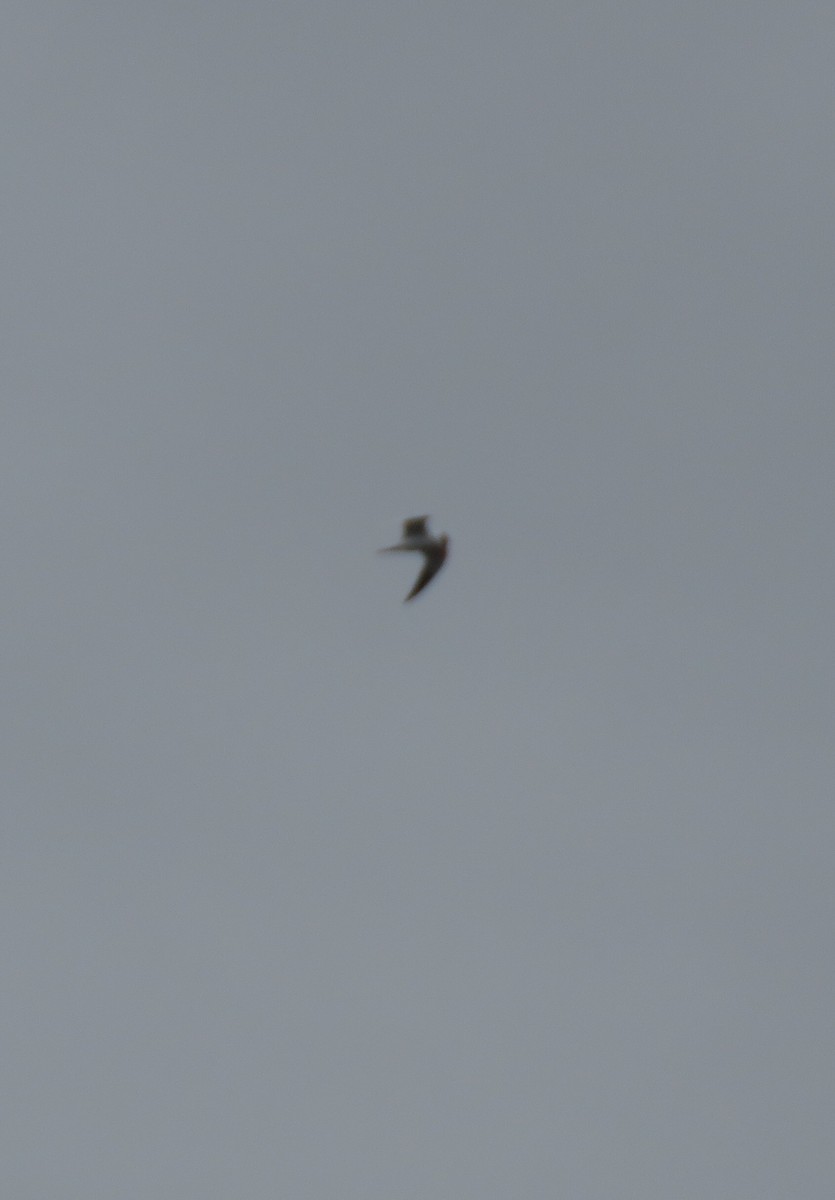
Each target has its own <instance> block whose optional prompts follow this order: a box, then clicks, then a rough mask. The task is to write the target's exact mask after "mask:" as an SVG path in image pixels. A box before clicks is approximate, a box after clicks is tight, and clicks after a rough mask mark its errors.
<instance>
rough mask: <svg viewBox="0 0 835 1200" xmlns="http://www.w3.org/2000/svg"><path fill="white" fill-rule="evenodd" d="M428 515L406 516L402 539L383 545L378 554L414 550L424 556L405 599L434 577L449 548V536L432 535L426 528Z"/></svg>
mask: <svg viewBox="0 0 835 1200" xmlns="http://www.w3.org/2000/svg"><path fill="white" fill-rule="evenodd" d="M428 520H429V517H408V518H407V519H406V520H405V521H404V522H403V535H402V539H401V540H400V541H399V542H398V543H397V545H396V546H384V547H383V549H382V550H378V551H377V553H378V554H390V553H391V552H392V551H393V550H416V551H417V552H418V553H419V554H422V555H423V557H424V563H423V569H422V570H421V572H420V574H419V575H418V577H417V579H416V580H415V582H414V586H413V587H412V590H411V591H410V592H409V594H408V596H406V598H405V600H404V601H403V603H404V604H405V603H406V600H414V598H415V596H416V595H417V594H418V592H422V591H423V589H424V588H425V587H426V585H427V583H429V582H430V580H432V579H434V578H435V576H436V575H437V574H438V572H439V571H440V569H441V567H442V566H443V565H444V562H445V561H446V556H447V551H448V549H449V538H448V537H447V535H446V534H445V533H441V534H438V536H437V537H434V536H433V534H431V533H430V532H429V530H428V529H427V528H426V522H427V521H428Z"/></svg>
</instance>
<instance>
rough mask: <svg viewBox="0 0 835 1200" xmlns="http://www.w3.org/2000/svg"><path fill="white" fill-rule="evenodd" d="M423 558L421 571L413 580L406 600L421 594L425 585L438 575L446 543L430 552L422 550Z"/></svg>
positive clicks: (444, 556) (442, 563)
mask: <svg viewBox="0 0 835 1200" xmlns="http://www.w3.org/2000/svg"><path fill="white" fill-rule="evenodd" d="M423 557H424V559H425V560H426V561H425V562H424V564H423V570H422V571H421V573H420V574H419V575H418V577H417V579H416V580H415V582H414V585H413V587H412V590H411V591H410V592H409V594H408V596H407V597H406V600H413V599H414V597H415V596H416V595H417V594H418V592H422V591H423V589H424V588H425V587H426V585H427V583H429V582H430V581H431V580H433V579H434V578H435V576H436V575H437V574H438V572H439V571H440V569H441V567H442V566H443V565H444V559H445V558H446V543H445V542H444V543H442V544H441V545H439V546H437V547H433V548H432V549H431V550H424V552H423ZM404 603H405V601H404Z"/></svg>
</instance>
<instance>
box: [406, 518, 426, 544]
mask: <svg viewBox="0 0 835 1200" xmlns="http://www.w3.org/2000/svg"><path fill="white" fill-rule="evenodd" d="M428 520H429V518H428V517H409V518H408V519H407V520H405V521H404V522H403V538H404V541H405V539H406V538H416V537H426V522H427V521H428Z"/></svg>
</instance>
